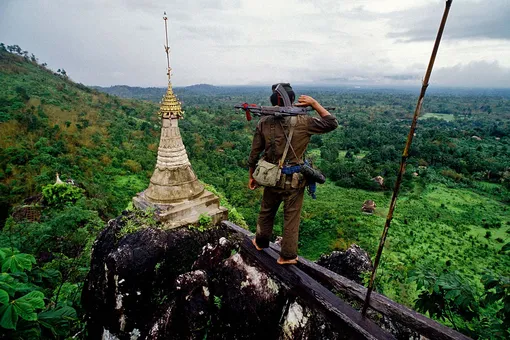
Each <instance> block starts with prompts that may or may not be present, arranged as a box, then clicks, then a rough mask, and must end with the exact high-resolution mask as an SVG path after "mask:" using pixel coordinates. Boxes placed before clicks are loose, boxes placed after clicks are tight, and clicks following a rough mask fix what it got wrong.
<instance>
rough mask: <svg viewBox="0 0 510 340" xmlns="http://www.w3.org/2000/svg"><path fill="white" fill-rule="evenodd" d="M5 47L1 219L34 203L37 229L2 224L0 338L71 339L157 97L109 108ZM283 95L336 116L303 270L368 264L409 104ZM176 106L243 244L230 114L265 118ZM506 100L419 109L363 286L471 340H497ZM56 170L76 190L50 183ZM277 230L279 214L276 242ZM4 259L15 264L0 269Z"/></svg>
mask: <svg viewBox="0 0 510 340" xmlns="http://www.w3.org/2000/svg"><path fill="white" fill-rule="evenodd" d="M6 49H7V48H6V47H5V46H3V45H0V155H1V157H0V205H1V211H2V213H3V214H4V215H3V216H4V217H2V216H0V220H5V217H7V214H8V212H11V211H12V210H11V208H12V207H13V206H14V205H16V204H19V203H21V202H22V201H23V199H25V198H26V197H28V196H34V195H37V194H40V193H43V195H42V198H41V200H42V202H43V203H44V206H43V205H39V206H38V205H35V208H36V209H38V211H40V213H41V214H40V218H39V219H38V220H37V221H28V220H19V219H14V218H9V219H7V222H6V224H5V226H4V228H3V230H2V232H1V233H0V260H1V261H2V265H3V266H2V277H3V278H4V281H1V280H0V298H1V299H0V304H2V305H3V306H4V307H0V319H1V320H2V321H1V322H0V327H1V328H0V329H2V332H0V336H3V337H10V338H16V337H17V338H30V337H58V336H65V335H69V334H71V332H72V334H76V333H79V332H80V330H81V329H82V326H83V321H80V318H79V315H80V302H79V296H80V291H81V285H82V282H83V279H84V275H85V273H86V272H87V269H88V265H89V264H88V259H89V256H90V247H91V244H92V242H93V240H94V238H95V235H96V234H97V232H98V230H100V229H101V228H102V226H104V223H105V222H106V220H107V219H109V218H112V217H115V216H117V215H119V214H120V212H121V211H122V210H123V209H124V208H125V207H126V206H127V204H128V203H129V201H130V200H131V197H132V196H133V195H134V194H135V193H136V192H137V191H140V190H143V189H144V188H145V187H147V185H148V181H149V178H150V175H151V174H152V171H153V167H154V163H155V158H156V152H157V145H158V139H159V129H160V123H159V121H158V118H157V115H156V112H157V109H158V107H157V104H156V103H155V102H157V101H159V100H160V99H161V96H162V94H163V93H164V89H159V88H153V89H140V88H128V87H121V89H122V91H124V93H125V95H126V96H128V97H135V98H143V99H151V100H153V101H154V102H145V101H138V100H128V99H120V98H118V97H114V96H111V95H109V94H104V93H101V92H98V91H97V90H95V89H90V88H88V87H86V86H83V85H81V84H76V83H74V82H72V81H71V79H70V78H69V75H68V74H67V72H65V71H64V70H60V72H56V73H55V72H53V71H51V70H48V69H46V68H45V67H44V66H43V65H40V64H39V62H38V60H37V58H36V57H35V56H33V57H31V56H29V54H28V52H27V53H24V51H22V50H21V49H19V50H18V49H17V48H16V47H14V46H11V52H8V51H7V50H6ZM101 90H102V89H101ZM295 90H296V92H297V93H298V94H301V93H306V94H310V95H312V96H314V97H315V98H317V99H318V100H320V101H321V102H322V103H323V104H325V105H328V106H336V107H337V108H338V109H337V110H336V111H335V115H336V117H337V118H338V120H339V123H340V127H339V129H337V130H336V131H335V132H333V133H331V134H327V135H323V136H314V137H313V138H312V141H311V144H310V147H309V153H308V157H310V158H312V159H313V160H314V162H315V164H316V165H317V166H319V167H320V168H321V169H322V170H323V171H324V172H325V173H326V175H327V177H328V182H327V184H325V185H323V186H319V188H318V192H317V196H318V198H317V200H312V199H310V197H306V199H305V204H304V207H303V213H302V224H301V231H300V244H299V246H300V249H299V253H300V255H301V256H305V257H308V258H310V259H316V258H318V257H319V256H320V255H321V254H322V253H325V252H329V251H332V250H343V249H346V248H347V247H349V245H350V244H351V243H358V244H359V245H360V246H362V247H363V248H364V249H366V250H367V251H368V252H369V253H370V254H371V255H372V256H373V255H374V254H375V251H376V248H377V244H378V242H379V237H380V233H381V231H382V227H383V225H384V220H385V216H386V212H387V209H388V204H389V199H390V196H391V189H392V187H393V183H394V180H395V176H396V171H397V169H398V163H399V161H400V154H401V151H402V148H403V145H404V141H405V138H406V135H407V132H408V129H409V124H410V119H411V115H412V111H413V110H414V105H415V100H416V94H414V93H411V92H406V91H389V90H370V91H369V90H366V91H360V90H358V89H347V88H344V89H334V88H300V87H295ZM175 92H176V93H177V95H178V96H179V98H180V100H182V102H183V104H184V110H185V111H186V113H185V118H184V120H182V121H181V122H180V127H181V132H182V136H183V140H184V144H185V145H186V148H187V151H188V155H189V157H190V160H191V163H192V165H193V168H194V170H195V172H196V173H197V175H198V177H199V178H200V179H201V180H202V181H204V182H206V183H208V184H210V185H212V186H213V187H214V189H215V190H216V191H218V192H219V193H220V194H222V195H224V196H225V197H226V198H227V199H228V201H229V202H230V203H231V204H232V205H233V206H234V207H236V209H237V210H238V211H239V212H240V213H241V214H242V215H243V216H244V219H245V220H246V222H247V223H248V225H249V226H250V227H251V228H252V230H254V227H255V225H256V218H257V214H258V209H259V202H260V198H261V194H262V192H261V190H255V191H250V190H248V188H247V179H248V174H247V156H248V154H249V150H250V145H251V136H252V133H253V130H254V127H255V124H256V119H255V121H252V122H247V121H246V119H245V117H244V114H243V113H242V112H235V111H234V109H233V105H234V104H238V103H241V102H250V103H259V104H266V105H267V103H268V91H267V89H262V88H251V87H240V88H225V87H211V86H203V85H202V86H198V87H191V88H177V89H175ZM509 98H510V95H509V93H508V91H503V90H498V91H493V92H488V93H485V94H474V93H472V92H466V93H464V92H462V91H460V92H459V91H457V92H449V93H441V92H440V91H439V90H436V91H431V94H430V95H428V96H427V97H426V99H425V105H424V108H423V112H424V115H423V116H422V118H421V120H420V122H419V123H418V130H417V132H416V137H415V141H414V144H413V148H412V154H411V157H410V159H409V165H408V168H407V172H406V176H405V179H404V183H403V188H402V192H401V194H400V197H399V201H398V204H397V209H396V212H395V217H394V220H393V222H392V227H391V229H390V232H389V238H388V242H387V245H386V249H385V251H384V254H383V259H382V263H381V266H380V270H379V272H378V279H377V282H376V286H377V289H378V291H380V292H382V293H383V294H385V295H387V296H389V297H390V298H392V299H394V300H396V301H398V302H400V303H403V304H405V305H408V306H410V307H412V308H415V309H418V310H419V311H421V312H423V313H426V314H428V315H429V316H431V317H435V318H436V319H438V320H440V321H442V322H444V323H445V324H447V325H449V326H451V327H454V328H456V329H459V330H461V331H462V332H464V333H466V334H468V335H470V336H473V337H475V338H501V339H503V338H505V337H508V336H509V333H508V332H509V331H508V329H509V326H510V325H509V322H510V318H509V312H510V288H509V286H508V280H509V279H508V278H509V277H510V273H509V271H508V268H510V260H509V257H510V256H509V254H508V250H509V249H508V248H509V247H510V246H508V242H509V238H510V237H509V235H510V214H509V212H508V203H509V202H510V194H509V188H510V172H509V171H510V157H509V153H510V152H509V147H510V145H509V144H510V125H509V123H510V100H509ZM473 136H476V137H477V138H473ZM56 172H59V173H60V174H61V177H62V179H64V180H65V179H69V178H73V179H74V181H75V182H76V183H78V186H79V187H74V186H68V185H63V186H62V185H53V183H54V182H55V173H56ZM375 176H382V177H384V179H385V184H384V185H383V186H380V185H379V184H377V183H375V182H374V181H373V180H372V178H373V177H375ZM78 189H79V190H78ZM366 199H373V200H375V201H376V203H377V210H376V212H375V214H373V215H365V214H362V213H361V212H360V208H361V205H362V203H363V201H364V200H366ZM27 203H29V202H27ZM30 206H32V207H34V205H33V204H31V205H30ZM140 218H146V216H140ZM281 224H282V218H281V216H279V217H278V219H277V223H276V228H275V231H276V234H279V233H281ZM16 249H17V250H16ZM13 256H14V257H15V258H16V259H18V260H19V261H20V263H22V265H20V266H12V265H9V264H5V263H7V261H9V258H11V257H13ZM2 282H7V286H6V285H2ZM6 287H7V288H6ZM2 291H5V294H7V295H5V294H4V293H3V292H2ZM41 294H42V295H41ZM5 298H7V300H6V299H5ZM27 300H28V301H30V303H29V306H30V307H29V308H27V309H26V310H21V309H17V310H16V315H17V316H16V318H14V317H11V318H7V317H6V318H5V319H4V318H2V316H4V315H7V314H6V313H7V312H8V311H7V307H5V306H9V304H4V302H5V301H7V302H8V303H10V304H16V303H14V301H18V302H19V303H23V302H25V301H27ZM11 310H12V309H11ZM11 310H9V312H10V311H11ZM11 315H14V314H11ZM45 320H50V322H46V323H45ZM59 320H68V321H67V322H60V323H59ZM48 326H49V327H48ZM13 327H16V329H15V330H14V329H13ZM27 334H28V335H27ZM34 334H35V335H34Z"/></svg>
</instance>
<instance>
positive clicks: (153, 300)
mask: <svg viewBox="0 0 510 340" xmlns="http://www.w3.org/2000/svg"><path fill="white" fill-rule="evenodd" d="M147 223H148V220H147V219H145V220H144V219H143V218H140V217H139V216H138V215H137V214H135V213H124V215H123V216H121V217H119V218H117V219H115V220H111V221H110V222H109V223H108V225H107V227H106V228H105V229H104V230H103V231H102V232H101V234H100V235H99V237H98V239H97V240H96V242H95V244H94V248H93V252H92V259H91V270H90V273H89V275H88V277H87V280H86V282H85V287H84V289H83V295H82V303H83V306H84V308H85V310H86V317H87V331H88V336H89V338H91V339H101V338H103V339H205V338H207V339H220V338H221V339H255V338H259V339H346V338H351V337H350V336H349V335H348V332H347V333H345V334H342V332H341V331H339V330H338V329H337V327H335V326H334V325H332V323H331V322H330V321H329V320H328V317H327V316H325V315H323V314H322V313H321V312H318V311H317V310H316V309H315V308H314V307H313V304H312V305H310V304H309V301H307V302H305V301H304V300H302V299H301V298H300V296H299V295H298V294H296V293H295V292H293V291H290V290H289V288H288V287H287V285H286V284H284V283H283V282H282V281H280V280H278V279H277V278H276V277H275V276H274V275H272V274H271V273H269V272H268V271H267V270H264V269H262V268H261V267H259V266H258V265H257V263H254V262H255V261H253V260H251V259H250V257H249V256H244V255H243V252H242V251H241V252H240V251H239V249H240V248H239V245H240V242H241V240H242V239H243V238H244V235H240V234H238V233H235V232H232V231H231V230H228V229H227V228H225V227H214V228H206V229H204V228H193V227H191V228H190V227H182V228H178V229H171V230H165V229H162V228H161V225H155V223H154V222H150V223H148V224H147Z"/></svg>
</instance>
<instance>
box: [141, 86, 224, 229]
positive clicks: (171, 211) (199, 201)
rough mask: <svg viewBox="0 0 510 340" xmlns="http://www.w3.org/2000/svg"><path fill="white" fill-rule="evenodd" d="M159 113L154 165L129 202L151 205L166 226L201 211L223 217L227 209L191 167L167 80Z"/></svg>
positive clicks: (185, 221) (216, 219)
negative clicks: (144, 185)
mask: <svg viewBox="0 0 510 340" xmlns="http://www.w3.org/2000/svg"><path fill="white" fill-rule="evenodd" d="M159 115H160V116H161V123H162V124H161V125H162V127H161V139H160V141H159V148H158V158H157V161H156V168H155V170H154V173H153V174H152V177H151V180H150V183H149V187H148V188H147V189H146V190H145V191H143V192H141V193H138V194H137V196H136V197H134V198H133V205H134V206H135V207H136V208H138V209H142V210H146V209H148V208H152V209H154V210H155V214H156V217H157V219H158V220H160V221H165V225H167V226H169V227H178V226H181V225H187V224H192V223H196V222H197V221H198V220H199V217H200V215H203V214H205V215H208V216H210V217H211V218H212V220H213V223H217V222H219V221H221V220H223V219H226V218H227V209H225V208H223V207H220V204H219V198H218V197H217V196H215V195H214V194H212V193H211V192H209V191H207V190H205V189H204V186H203V185H202V184H201V183H200V182H199V181H198V178H197V176H196V175H195V173H194V172H193V169H192V168H191V163H190V162H189V159H188V155H187V153H186V149H185V148H184V144H183V142H182V138H181V133H180V131H179V125H178V122H179V119H182V118H183V111H182V108H181V103H180V102H179V101H178V100H177V98H176V96H175V94H174V92H173V90H172V85H171V83H170V81H169V82H168V89H167V91H166V94H165V96H164V97H163V100H162V101H161V107H160V110H159Z"/></svg>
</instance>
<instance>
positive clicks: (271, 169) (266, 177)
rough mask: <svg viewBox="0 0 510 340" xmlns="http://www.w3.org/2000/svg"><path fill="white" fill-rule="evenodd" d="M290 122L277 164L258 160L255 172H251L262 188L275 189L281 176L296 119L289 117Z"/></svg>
mask: <svg viewBox="0 0 510 340" xmlns="http://www.w3.org/2000/svg"><path fill="white" fill-rule="evenodd" d="M290 122H291V123H290V133H289V139H287V144H286V145H285V150H284V152H283V155H282V158H281V159H280V161H279V162H278V164H273V163H269V162H267V161H265V160H264V159H260V160H259V161H258V163H257V167H256V168H255V171H253V178H254V179H255V181H256V182H257V183H258V184H259V185H262V186H264V187H275V186H276V184H277V183H278V180H279V179H280V176H281V174H282V166H283V161H284V160H285V157H287V151H288V150H289V145H290V141H291V140H292V134H293V133H294V127H295V125H296V122H297V118H296V117H295V116H294V117H291V119H290Z"/></svg>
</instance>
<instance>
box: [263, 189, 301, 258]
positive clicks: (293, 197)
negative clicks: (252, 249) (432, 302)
mask: <svg viewBox="0 0 510 340" xmlns="http://www.w3.org/2000/svg"><path fill="white" fill-rule="evenodd" d="M304 192H305V188H304V186H301V187H300V188H296V189H294V188H291V187H290V185H288V184H286V185H285V188H283V189H282V188H279V187H274V188H269V187H266V188H264V194H263V196H262V203H261V204H260V214H259V218H258V221H257V234H256V242H257V245H258V246H259V247H261V248H267V247H269V240H270V238H271V236H272V234H273V226H274V218H275V216H276V212H277V211H278V208H279V207H280V204H281V203H282V201H283V218H284V222H283V238H282V242H281V247H282V251H281V253H280V256H281V257H282V258H284V259H286V260H290V259H294V258H296V256H297V248H298V237H299V222H300V218H301V208H302V206H303V197H304Z"/></svg>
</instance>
